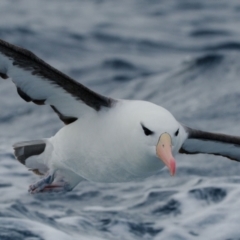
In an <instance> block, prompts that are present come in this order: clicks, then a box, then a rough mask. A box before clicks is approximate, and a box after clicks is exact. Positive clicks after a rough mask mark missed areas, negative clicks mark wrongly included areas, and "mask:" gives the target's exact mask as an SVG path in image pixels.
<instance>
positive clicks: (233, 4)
mask: <svg viewBox="0 0 240 240" xmlns="http://www.w3.org/2000/svg"><path fill="white" fill-rule="evenodd" d="M0 38H1V39H4V40H6V41H9V42H11V43H13V44H16V45H19V46H22V47H24V48H27V49H29V50H31V51H33V52H34V53H35V54H37V55H38V56H39V57H41V58H42V59H44V60H45V61H46V62H48V63H49V64H51V65H53V66H54V67H56V68H58V69H59V70H61V71H63V72H64V73H66V74H68V75H70V76H71V77H73V78H75V79H76V80H77V81H79V82H81V83H83V84H85V85H87V86H88V87H90V88H91V89H93V90H95V91H97V92H99V93H101V94H104V95H107V96H111V97H113V98H127V99H141V100H149V101H152V102H154V103H156V104H159V105H161V106H163V107H165V108H167V109H168V110H169V111H170V112H172V113H173V115H174V116H175V117H176V119H177V120H179V121H180V122H181V123H183V124H184V125H187V126H190V127H193V128H197V129H202V130H206V131H216V132H221V133H227V134H232V135H240V1H239V0H227V1H226V0H194V1H193V0H121V1H117V0H82V1H80V0H71V1H64V0H51V1H48V0H41V1H37V0H19V1H17V0H1V1H0ZM62 126H63V124H62V122H60V121H59V119H58V117H57V116H56V115H55V114H54V113H53V111H52V110H51V109H50V107H48V106H41V107H39V106H36V105H34V104H32V103H28V104H27V103H25V102H24V101H23V100H22V99H21V98H20V97H19V96H18V95H17V93H16V88H15V86H14V84H12V83H11V82H10V81H3V80H2V81H0V240H53V239H58V240H77V239H81V240H82V239H83V240H85V239H90V240H96V239H98V240H99V239H102V240H103V239H104V240H105V239H106V240H108V239H109V240H122V239H124V240H138V239H149V240H152V239H153V240H158V239H159V240H195V239H196V240H203V239H204V240H239V239H240V164H238V163H236V162H234V161H230V160H228V159H226V158H223V157H220V156H212V155H201V154H199V155H180V154H179V155H178V156H176V159H177V174H176V176H175V177H170V176H169V174H168V171H167V169H164V170H162V171H160V172H159V173H158V174H156V175H154V176H152V177H149V178H147V179H144V180H142V181H136V182H130V183H121V184H100V183H92V182H87V181H84V182H81V183H80V184H79V185H78V186H77V187H76V188H75V189H74V190H73V191H72V192H68V193H58V194H57V193H48V194H47V193H45V194H36V195H30V194H29V193H28V192H27V190H28V186H29V185H30V184H31V183H33V182H35V181H37V180H38V176H36V175H34V174H33V173H31V172H29V171H28V170H27V169H26V168H25V167H24V166H23V165H21V164H19V162H17V161H16V160H15V159H14V157H13V151H12V147H11V146H12V144H14V143H15V142H18V141H25V140H31V139H41V138H43V137H50V136H52V135H54V134H55V133H56V132H57V131H58V130H59V129H60V128H61V127H62ZM79 134H81V133H79Z"/></svg>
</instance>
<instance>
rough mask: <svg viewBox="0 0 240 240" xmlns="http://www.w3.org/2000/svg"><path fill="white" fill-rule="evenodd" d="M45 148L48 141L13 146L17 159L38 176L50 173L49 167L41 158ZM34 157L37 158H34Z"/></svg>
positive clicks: (34, 141) (20, 143) (21, 143)
mask: <svg viewBox="0 0 240 240" xmlns="http://www.w3.org/2000/svg"><path fill="white" fill-rule="evenodd" d="M45 148H46V141H44V140H33V141H27V142H19V143H15V144H14V145H13V149H14V155H15V157H16V159H17V160H18V161H19V162H20V163H22V164H23V165H25V166H26V167H27V168H29V169H30V170H31V171H33V172H34V173H36V174H38V175H44V174H45V173H46V172H47V171H48V167H47V166H46V165H45V164H44V163H43V161H42V159H41V157H40V156H39V155H41V154H42V153H43V152H44V151H45ZM32 156H35V157H34V158H32Z"/></svg>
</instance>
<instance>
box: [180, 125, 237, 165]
mask: <svg viewBox="0 0 240 240" xmlns="http://www.w3.org/2000/svg"><path fill="white" fill-rule="evenodd" d="M184 128H185V130H186V133H187V135H188V137H187V138H186V140H185V141H184V143H183V145H182V147H181V149H180V153H186V154H198V153H206V154H213V155H219V156H223V157H227V158H229V159H231V160H235V161H238V162H240V137H237V136H230V135H225V134H220V133H210V132H204V131H200V130H195V129H191V128H189V127H184Z"/></svg>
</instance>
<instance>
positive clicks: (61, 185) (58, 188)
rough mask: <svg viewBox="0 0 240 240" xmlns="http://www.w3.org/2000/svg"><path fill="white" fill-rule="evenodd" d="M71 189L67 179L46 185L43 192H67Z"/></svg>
mask: <svg viewBox="0 0 240 240" xmlns="http://www.w3.org/2000/svg"><path fill="white" fill-rule="evenodd" d="M69 190H71V189H70V186H69V184H68V183H67V182H65V181H61V182H53V183H52V184H49V185H46V186H45V187H44V188H43V189H42V190H41V192H65V191H69Z"/></svg>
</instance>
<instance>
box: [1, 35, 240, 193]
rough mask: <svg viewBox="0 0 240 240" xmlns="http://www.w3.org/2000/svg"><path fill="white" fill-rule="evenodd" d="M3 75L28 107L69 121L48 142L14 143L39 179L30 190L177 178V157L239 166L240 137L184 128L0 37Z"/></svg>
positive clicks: (155, 109) (163, 112) (165, 113)
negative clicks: (163, 175) (162, 175)
mask: <svg viewBox="0 0 240 240" xmlns="http://www.w3.org/2000/svg"><path fill="white" fill-rule="evenodd" d="M0 77H1V78H2V79H3V80H9V79H11V80H12V81H13V82H14V84H15V85H16V88H17V92H18V94H19V95H20V97H21V98H22V99H23V100H25V101H26V102H33V103H35V104H37V105H44V104H47V105H50V106H51V108H52V109H53V111H54V112H55V113H56V114H57V115H58V117H59V118H60V120H61V121H63V123H64V124H65V126H64V127H63V128H61V129H60V130H59V131H58V132H57V133H56V134H55V136H53V137H51V138H46V139H40V140H32V141H25V142H19V143H16V144H14V145H13V148H14V154H15V157H16V158H17V160H18V161H19V162H20V163H22V164H24V165H25V166H26V167H27V168H28V169H30V170H31V171H33V172H34V173H36V174H38V175H41V176H42V178H41V179H40V180H39V181H38V182H37V183H35V184H32V185H30V186H29V192H30V193H37V192H48V191H70V190H72V189H73V188H74V187H75V186H76V185H77V184H78V183H79V182H80V181H82V180H84V179H86V180H89V181H96V182H106V183H107V182H127V181H131V180H135V179H139V178H144V177H147V176H150V175H153V174H154V173H156V172H157V171H159V170H160V169H162V168H163V167H164V166H167V168H168V169H169V171H170V174H171V175H174V174H175V172H176V160H175V158H174V156H175V155H176V154H177V153H185V154H197V153H207V154H214V155H220V156H223V157H226V158H229V159H231V160H235V161H240V137H237V136H229V135H225V134H218V133H211V132H205V131H201V130H196V129H192V128H190V127H187V126H184V125H182V124H181V123H179V122H178V121H177V120H176V119H175V118H174V117H173V115H172V114H171V113H170V112H169V111H167V110H166V109H164V108H162V107H160V106H158V105H155V104H153V103H151V102H147V101H140V100H139V101H136V100H125V99H113V98H109V97H106V96H103V95H100V94H98V93H96V92H94V91H92V90H91V89H89V88H87V87H85V86H84V85H82V84H81V83H79V82H77V81H75V80H73V79H72V78H70V77H69V76H67V75H65V74H64V73H62V72H60V71H58V70H57V69H55V68H53V67H52V66H50V65H49V64H47V63H46V62H44V61H43V60H41V59H40V58H38V57H37V56H36V55H34V54H33V53H32V52H30V51H28V50H26V49H23V48H20V47H17V46H15V45H12V44H10V43H8V42H6V41H3V40H1V39H0Z"/></svg>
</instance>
